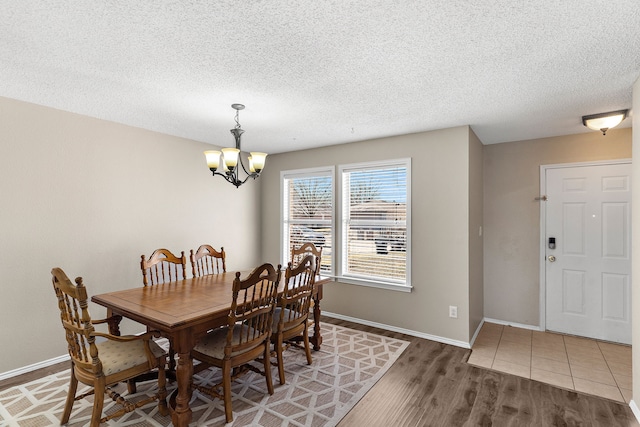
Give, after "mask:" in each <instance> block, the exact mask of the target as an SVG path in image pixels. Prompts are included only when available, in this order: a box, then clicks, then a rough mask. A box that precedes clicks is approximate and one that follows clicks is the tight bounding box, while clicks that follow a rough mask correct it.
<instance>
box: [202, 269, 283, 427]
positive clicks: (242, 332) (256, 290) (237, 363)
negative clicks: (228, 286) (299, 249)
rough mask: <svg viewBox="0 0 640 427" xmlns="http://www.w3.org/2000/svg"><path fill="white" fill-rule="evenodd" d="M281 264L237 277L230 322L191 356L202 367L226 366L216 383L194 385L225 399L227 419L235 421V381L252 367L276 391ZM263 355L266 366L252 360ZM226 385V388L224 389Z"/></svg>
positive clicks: (212, 333)
mask: <svg viewBox="0 0 640 427" xmlns="http://www.w3.org/2000/svg"><path fill="white" fill-rule="evenodd" d="M280 277H281V266H280V265H278V268H277V270H276V269H275V268H274V267H273V265H271V264H263V265H261V266H260V267H257V268H256V269H254V270H253V271H252V272H251V274H249V276H248V277H247V278H246V279H244V280H240V272H238V273H236V278H235V279H234V281H233V300H232V303H231V309H230V310H229V316H228V318H227V325H226V326H223V327H221V328H217V329H214V330H213V331H212V332H210V333H209V334H208V335H206V336H205V337H204V338H203V339H201V340H200V342H198V343H197V344H196V346H195V347H194V349H193V350H192V352H191V356H192V357H193V358H194V359H196V360H198V361H200V362H201V364H200V365H199V366H198V371H200V370H202V369H206V368H207V367H210V366H214V367H217V368H220V369H221V370H222V381H221V382H220V383H218V384H215V385H213V386H207V387H205V386H201V385H198V384H194V386H195V387H196V388H197V389H198V390H200V391H201V392H204V393H206V394H208V395H210V396H212V397H215V398H218V399H222V400H223V401H224V412H225V417H226V422H227V423H230V422H231V421H233V410H232V404H231V381H232V380H234V379H236V378H237V377H239V376H240V375H242V374H244V373H246V372H247V371H248V370H251V371H254V372H257V373H260V374H262V375H264V377H265V379H266V383H267V391H268V392H269V394H273V382H272V380H271V363H270V359H269V355H270V347H271V345H270V337H271V328H272V322H273V310H274V308H275V298H276V295H277V292H278V284H279V283H280ZM260 358H261V359H262V362H263V365H264V366H263V369H262V370H260V368H258V367H256V366H254V365H251V364H250V362H253V361H255V360H256V359H260ZM220 388H222V392H220Z"/></svg>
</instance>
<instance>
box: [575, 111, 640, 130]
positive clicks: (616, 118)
mask: <svg viewBox="0 0 640 427" xmlns="http://www.w3.org/2000/svg"><path fill="white" fill-rule="evenodd" d="M628 112H629V110H618V111H610V112H608V113H600V114H591V115H590V116H582V124H583V125H585V126H586V127H588V128H589V129H593V130H599V131H601V132H602V134H603V135H606V134H607V131H608V130H609V129H611V128H612V127H616V126H618V125H619V124H620V123H621V122H622V121H623V120H624V119H625V118H626V117H627V113H628Z"/></svg>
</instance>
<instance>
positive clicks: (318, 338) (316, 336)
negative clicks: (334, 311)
mask: <svg viewBox="0 0 640 427" xmlns="http://www.w3.org/2000/svg"><path fill="white" fill-rule="evenodd" d="M321 298H322V293H321V292H318V293H317V294H316V295H315V296H314V297H313V336H312V337H311V339H310V340H309V341H311V344H313V349H314V350H315V351H318V350H320V346H321V345H322V334H321V333H320V299H321Z"/></svg>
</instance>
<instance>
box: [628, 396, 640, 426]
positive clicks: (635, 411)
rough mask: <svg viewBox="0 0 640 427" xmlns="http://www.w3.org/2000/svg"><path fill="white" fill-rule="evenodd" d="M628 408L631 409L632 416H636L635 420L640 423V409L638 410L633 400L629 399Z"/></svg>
mask: <svg viewBox="0 0 640 427" xmlns="http://www.w3.org/2000/svg"><path fill="white" fill-rule="evenodd" d="M629 407H630V408H631V412H633V415H635V416H636V420H638V421H639V422H640V409H638V405H636V402H635V401H634V400H633V399H631V402H630V403H629Z"/></svg>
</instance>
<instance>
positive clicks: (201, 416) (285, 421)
mask: <svg viewBox="0 0 640 427" xmlns="http://www.w3.org/2000/svg"><path fill="white" fill-rule="evenodd" d="M322 339H323V341H322V349H321V350H320V351H312V356H313V363H312V364H311V365H307V361H306V357H305V355H304V351H303V350H300V349H297V348H290V349H289V350H287V351H286V352H285V356H284V357H285V363H284V365H285V372H286V379H287V382H286V384H284V385H280V382H279V381H278V379H277V377H278V375H277V369H276V368H275V367H274V368H273V369H274V370H273V378H274V384H273V385H274V390H275V393H274V394H273V395H269V394H268V393H267V390H266V385H265V381H264V377H263V376H260V375H258V374H255V373H253V372H249V373H247V374H246V375H244V376H242V377H240V378H239V379H237V380H236V381H234V382H233V385H232V389H233V390H232V398H233V418H234V419H233V422H232V423H229V424H225V420H224V405H223V403H222V401H221V400H219V399H212V398H210V397H209V396H208V395H205V394H203V393H200V392H198V391H197V390H196V391H194V392H193V397H192V400H191V403H190V406H191V409H192V411H193V419H192V424H191V425H198V426H227V427H230V426H234V427H240V426H264V427H272V426H301V427H302V426H310V427H311V426H312V427H320V426H324V427H331V426H335V425H336V424H337V423H338V422H339V421H340V420H341V419H342V418H343V417H344V416H345V415H346V414H347V413H348V412H349V411H350V410H351V409H352V408H353V407H354V406H355V404H356V403H357V402H358V401H359V400H360V399H362V397H363V396H364V395H365V394H366V393H367V392H368V391H369V390H370V389H371V387H373V385H374V384H375V383H376V382H377V381H378V380H379V379H380V378H381V377H382V376H383V375H384V374H385V372H386V371H387V370H388V369H389V368H390V367H391V365H392V364H393V363H394V362H395V361H396V360H397V358H398V357H399V356H400V355H401V354H402V352H403V351H404V350H405V348H407V346H408V345H409V343H408V342H407V341H402V340H397V339H394V338H388V337H383V336H381V335H376V334H371V333H367V332H361V331H356V330H353V329H348V328H344V327H341V326H336V325H332V324H330V323H323V324H322ZM218 378H219V371H217V370H214V369H208V370H206V371H203V372H200V373H199V374H197V375H195V376H194V382H196V383H198V384H203V385H207V384H209V385H210V384H215V383H216V382H217V381H218ZM68 385H69V371H68V370H65V371H63V372H59V373H57V374H54V375H49V376H46V377H44V378H41V379H38V380H35V381H32V382H29V383H26V384H22V385H19V386H15V387H12V388H10V389H7V390H4V391H2V392H0V426H20V427H40V426H53V425H59V424H60V421H59V420H60V416H61V415H62V411H63V409H64V402H65V399H66V395H67V390H68ZM155 386H156V383H155V382H154V381H150V382H148V383H142V384H139V385H138V392H137V393H136V395H133V396H129V399H131V400H134V401H135V400H136V399H142V398H143V397H144V395H145V394H146V393H147V392H149V393H152V392H153V390H154V388H155ZM175 387H176V385H175V383H174V382H170V383H168V384H167V390H168V392H169V393H171V392H172V391H173V390H174V389H175ZM85 388H86V387H85ZM78 389H79V390H78V392H79V393H80V392H82V391H81V390H80V389H81V385H79V386H78ZM116 390H117V391H118V392H119V393H120V394H122V395H126V386H125V385H124V384H121V385H118V386H117V387H116ZM92 405H93V401H92V396H90V397H87V398H85V399H83V400H79V401H77V402H76V403H75V404H74V406H73V412H72V414H71V419H70V422H69V424H67V425H68V426H74V427H76V426H85V425H88V422H89V420H90V417H91V409H92ZM114 405H115V403H114V402H112V401H111V400H110V399H108V398H107V400H105V409H104V412H105V413H109V412H110V411H111V410H113V409H112V408H113V407H114ZM102 425H105V426H108V425H113V426H116V425H118V426H136V427H137V426H170V425H171V417H170V416H166V417H162V416H160V414H158V411H157V406H156V402H153V403H150V404H148V405H146V406H144V407H142V408H138V409H136V410H135V411H133V412H130V413H128V414H125V415H124V416H122V417H120V418H116V419H113V420H111V421H109V422H107V423H105V424H102Z"/></svg>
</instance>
